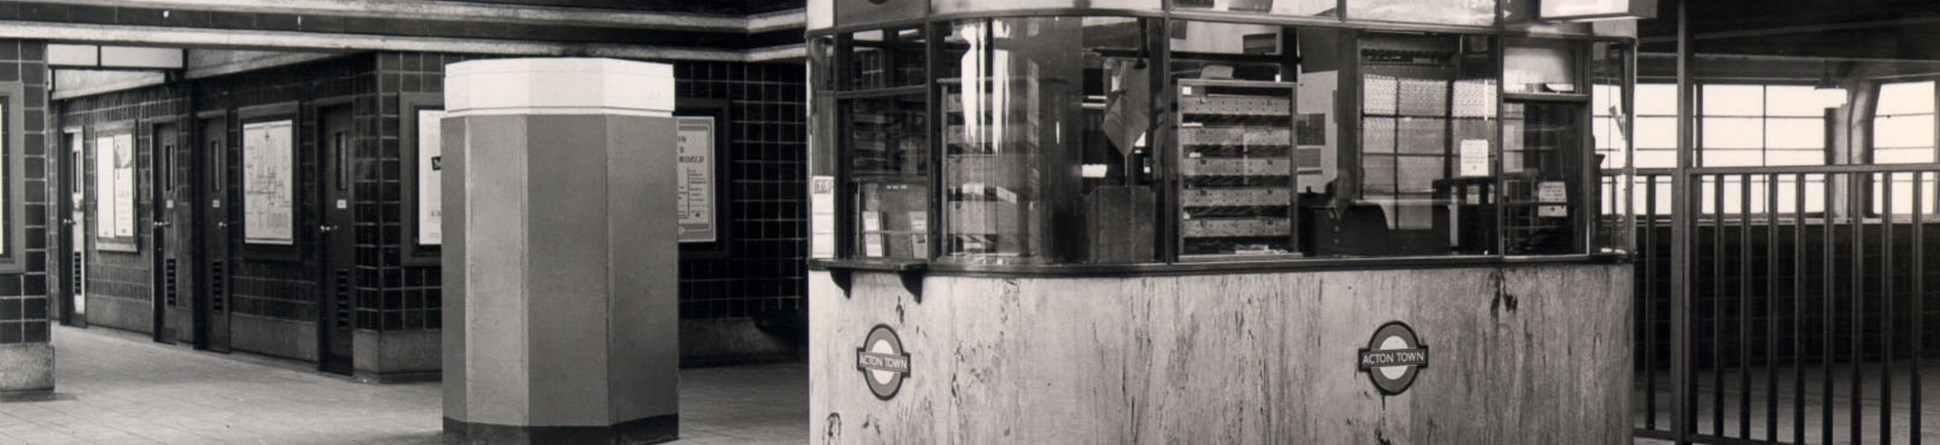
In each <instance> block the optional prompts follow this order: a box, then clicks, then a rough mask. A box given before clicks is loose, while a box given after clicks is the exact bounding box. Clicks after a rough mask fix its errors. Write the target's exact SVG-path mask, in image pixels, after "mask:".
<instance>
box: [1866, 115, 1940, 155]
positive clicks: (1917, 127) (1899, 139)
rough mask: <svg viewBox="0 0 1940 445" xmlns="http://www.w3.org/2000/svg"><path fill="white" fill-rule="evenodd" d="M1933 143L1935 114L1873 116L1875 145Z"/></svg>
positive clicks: (1895, 145) (1883, 146) (1891, 146)
mask: <svg viewBox="0 0 1940 445" xmlns="http://www.w3.org/2000/svg"><path fill="white" fill-rule="evenodd" d="M1933 143H1934V142H1933V115H1931V114H1914V115H1903V116H1879V117H1876V118H1873V146H1874V147H1880V148H1898V147H1931V146H1933Z"/></svg>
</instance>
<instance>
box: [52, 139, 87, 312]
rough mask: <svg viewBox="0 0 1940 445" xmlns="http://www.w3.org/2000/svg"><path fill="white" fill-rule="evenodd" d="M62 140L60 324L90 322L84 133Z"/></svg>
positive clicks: (60, 151)
mask: <svg viewBox="0 0 1940 445" xmlns="http://www.w3.org/2000/svg"><path fill="white" fill-rule="evenodd" d="M62 137H63V139H62V140H61V143H62V145H61V150H59V153H60V156H61V166H62V167H61V171H62V172H63V173H64V174H62V175H61V180H60V181H59V183H60V187H61V190H60V192H61V195H60V196H61V197H62V199H61V200H60V202H61V207H60V209H59V210H58V212H60V213H59V215H61V226H60V227H59V230H60V231H61V233H60V236H59V238H60V246H59V248H60V250H59V251H58V252H59V253H60V262H59V263H58V264H59V265H60V269H59V270H58V271H57V272H58V273H60V274H61V277H62V278H63V279H62V280H61V281H62V282H64V283H67V285H66V286H61V290H60V292H61V295H60V298H61V300H62V301H61V305H60V307H61V310H60V315H61V324H65V325H70V326H83V327H85V326H87V325H88V316H87V297H86V295H87V294H86V289H87V285H88V283H87V264H86V261H87V252H86V250H87V248H88V243H87V230H88V218H87V212H86V209H87V187H83V186H82V184H84V183H83V182H82V181H84V180H86V179H87V175H88V170H87V152H86V151H84V150H83V148H82V144H81V133H80V132H73V133H64V134H63V136H62Z"/></svg>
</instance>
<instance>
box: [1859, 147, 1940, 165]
mask: <svg viewBox="0 0 1940 445" xmlns="http://www.w3.org/2000/svg"><path fill="white" fill-rule="evenodd" d="M1933 156H1934V155H1933V147H1917V148H1881V149H1879V150H1878V151H1875V152H1873V163H1875V164H1921V163H1928V162H1934V161H1933Z"/></svg>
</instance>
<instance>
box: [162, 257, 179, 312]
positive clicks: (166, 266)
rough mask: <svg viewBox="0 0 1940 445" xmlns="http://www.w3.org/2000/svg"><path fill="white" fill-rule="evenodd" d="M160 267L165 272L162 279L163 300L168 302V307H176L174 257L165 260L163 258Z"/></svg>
mask: <svg viewBox="0 0 1940 445" xmlns="http://www.w3.org/2000/svg"><path fill="white" fill-rule="evenodd" d="M162 269H163V270H164V271H165V274H166V275H165V276H164V277H163V279H162V298H164V299H165V301H166V302H167V303H168V307H176V306H175V282H176V277H175V259H174V258H169V259H167V260H164V261H163V265H162Z"/></svg>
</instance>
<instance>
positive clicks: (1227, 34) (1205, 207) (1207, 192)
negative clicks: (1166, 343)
mask: <svg viewBox="0 0 1940 445" xmlns="http://www.w3.org/2000/svg"><path fill="white" fill-rule="evenodd" d="M1208 3H1210V2H1208ZM1222 3H1223V2H1222ZM1175 23H1178V22H1175ZM1174 29H1175V30H1178V29H1180V27H1177V26H1176V25H1175V28H1174ZM1183 29H1184V31H1185V32H1184V33H1183V34H1181V33H1174V34H1173V35H1172V48H1173V53H1172V54H1173V59H1172V69H1171V70H1170V72H1171V73H1173V75H1174V76H1175V82H1177V85H1178V89H1177V90H1176V91H1175V94H1176V98H1177V101H1178V103H1179V113H1180V116H1179V118H1178V119H1179V122H1180V124H1179V125H1180V128H1179V132H1178V138H1179V139H1178V144H1179V152H1180V153H1179V156H1180V159H1179V161H1178V162H1179V166H1180V170H1179V174H1180V182H1179V207H1180V214H1179V238H1180V239H1179V244H1178V245H1179V249H1180V252H1179V254H1180V256H1182V257H1185V258H1187V259H1200V258H1210V257H1231V256H1245V257H1249V258H1257V257H1265V256H1293V255H1298V254H1300V252H1301V250H1300V248H1299V246H1298V245H1297V243H1296V237H1297V236H1298V230H1296V229H1297V227H1296V224H1295V220H1294V217H1295V216H1296V214H1297V213H1296V210H1295V207H1294V206H1295V205H1296V204H1297V202H1296V198H1297V197H1296V196H1295V191H1294V189H1293V187H1292V186H1293V185H1295V182H1296V181H1298V182H1299V183H1300V184H1302V185H1306V186H1307V187H1308V188H1310V189H1313V190H1315V191H1320V190H1325V189H1326V188H1327V187H1328V184H1327V183H1326V182H1325V180H1326V179H1329V178H1331V177H1333V176H1336V174H1335V173H1334V172H1333V170H1337V168H1331V167H1329V166H1326V165H1323V164H1324V163H1323V162H1322V160H1323V159H1335V158H1337V156H1338V155H1337V153H1335V152H1333V151H1334V150H1335V148H1334V146H1333V145H1332V143H1331V142H1330V138H1328V137H1327V136H1328V135H1327V134H1326V124H1325V122H1329V121H1333V120H1335V119H1331V118H1329V116H1328V114H1327V113H1329V112H1330V111H1331V108H1332V107H1331V103H1332V102H1331V100H1330V99H1331V98H1332V96H1333V91H1334V85H1337V84H1338V82H1336V81H1335V79H1336V77H1332V76H1321V75H1313V76H1314V77H1313V78H1303V79H1301V80H1302V82H1300V83H1295V82H1292V80H1293V74H1294V73H1290V72H1283V71H1282V68H1281V67H1282V66H1284V65H1283V64H1284V63H1285V62H1287V61H1288V59H1289V58H1288V56H1290V54H1283V52H1282V51H1278V50H1277V48H1276V45H1273V44H1272V42H1274V41H1278V40H1280V39H1281V37H1282V34H1283V33H1285V32H1289V31H1290V30H1283V28H1280V27H1277V26H1261V25H1239V24H1230V23H1212V22H1197V21H1191V22H1184V26H1183ZM1306 62H1308V63H1312V64H1316V65H1325V66H1337V62H1335V61H1322V60H1319V57H1316V59H1315V60H1308V61H1306ZM1322 78H1324V79H1325V80H1323V79H1322ZM1301 89H1305V90H1307V91H1310V92H1311V93H1313V96H1312V97H1305V98H1300V99H1305V100H1306V101H1311V103H1300V104H1296V103H1295V102H1294V101H1295V100H1296V97H1295V96H1296V95H1295V94H1294V93H1295V92H1296V91H1298V90H1301ZM1296 105H1301V106H1298V107H1296ZM1302 113H1304V114H1302ZM1296 119H1299V120H1300V122H1298V123H1296ZM1390 150H1392V144H1390ZM1296 152H1298V153H1299V154H1300V155H1299V156H1295V154H1296ZM1296 176H1298V177H1299V179H1297V180H1296V179H1295V177H1296Z"/></svg>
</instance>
